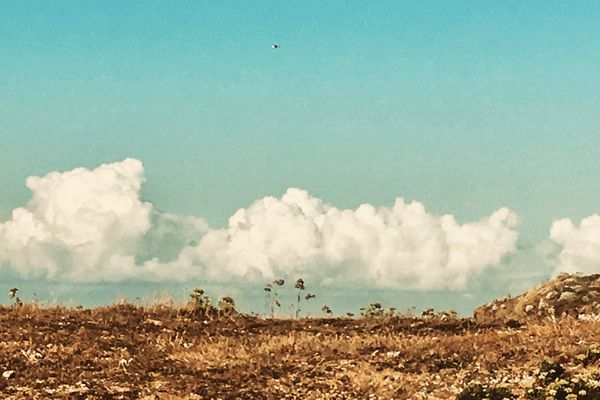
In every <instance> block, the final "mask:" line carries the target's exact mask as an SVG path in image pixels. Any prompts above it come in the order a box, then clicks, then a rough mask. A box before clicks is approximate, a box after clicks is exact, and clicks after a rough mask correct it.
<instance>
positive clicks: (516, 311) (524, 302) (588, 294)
mask: <svg viewBox="0 0 600 400" xmlns="http://www.w3.org/2000/svg"><path fill="white" fill-rule="evenodd" d="M566 315H572V316H575V317H579V316H580V315H583V316H595V315H600V274H595V275H578V274H566V273H562V274H559V275H558V276H557V277H556V278H555V279H553V280H550V281H548V282H544V283H542V284H541V285H539V286H536V287H534V288H532V289H530V290H528V291H527V292H525V293H523V294H521V295H519V296H516V297H512V298H510V297H503V298H500V299H496V300H493V301H492V302H490V303H488V304H485V305H483V306H481V307H478V308H477V309H476V310H475V315H474V317H475V319H476V320H478V321H481V322H506V321H509V320H517V321H522V320H536V319H541V318H547V317H550V318H552V317H554V318H557V317H562V316H566Z"/></svg>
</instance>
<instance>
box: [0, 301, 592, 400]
mask: <svg viewBox="0 0 600 400" xmlns="http://www.w3.org/2000/svg"><path fill="white" fill-rule="evenodd" d="M598 337H600V323H599V322H595V321H581V320H577V319H573V318H570V317H567V318H563V319H558V320H556V321H555V322H553V321H550V320H544V321H542V322H536V323H532V324H530V325H526V326H523V327H520V328H510V327H507V326H505V325H482V324H477V323H475V322H474V321H472V320H459V319H451V320H448V321H445V322H444V321H441V320H438V319H417V318H400V317H395V318H367V319H346V318H328V319H300V320H289V319H287V320H285V319H261V318H254V317H245V316H231V317H222V318H217V319H214V320H209V319H207V320H203V319H198V318H197V317H194V316H193V314H192V313H191V312H190V310H189V309H187V308H173V307H170V306H169V305H165V304H162V305H155V306H148V307H135V306H132V305H128V304H121V305H115V306H111V307H101V308H95V309H91V310H87V309H86V310H77V309H67V308H63V307H55V308H45V309H41V308H37V307H35V306H32V305H24V306H22V307H11V308H0V370H1V371H0V372H3V371H8V370H14V371H15V376H14V377H12V378H9V379H5V378H0V395H1V396H0V397H2V398H7V399H8V398H28V399H29V398H40V399H45V398H90V399H94V398H97V399H101V398H127V399H129V398H132V399H133V398H147V399H157V398H158V399H180V398H190V399H204V398H206V399H210V398H214V399H217V398H220V399H255V398H257V399H258V398H272V399H281V398H299V399H317V398H322V399H348V398H361V399H363V398H380V399H391V398H397V399H454V398H456V396H457V394H458V393H460V391H461V390H462V389H463V388H464V387H465V386H467V385H468V384H473V383H477V382H481V383H484V384H491V385H500V384H503V385H505V386H507V387H509V388H510V389H511V391H512V392H513V393H515V394H516V395H520V396H521V395H523V393H525V391H526V390H527V389H528V388H530V387H532V386H533V385H534V381H535V379H534V376H535V375H536V373H537V369H538V368H539V365H540V363H541V361H542V360H544V359H548V358H551V359H555V360H558V361H560V362H561V363H562V364H563V365H564V366H566V367H567V369H568V370H569V371H571V372H573V373H579V372H583V371H593V370H596V368H597V364H598V363H597V361H595V363H591V364H590V363H583V362H582V357H581V355H582V354H584V353H585V352H586V351H587V350H588V349H589V348H590V346H592V345H593V344H594V343H596V342H597V338H598ZM584 364H586V365H585V366H584Z"/></svg>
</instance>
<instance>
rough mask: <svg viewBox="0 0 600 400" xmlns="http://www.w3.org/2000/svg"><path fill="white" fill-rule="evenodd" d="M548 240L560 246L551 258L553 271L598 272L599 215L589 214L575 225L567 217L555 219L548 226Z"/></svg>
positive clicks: (599, 269) (599, 247) (599, 263)
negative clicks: (549, 226)
mask: <svg viewBox="0 0 600 400" xmlns="http://www.w3.org/2000/svg"><path fill="white" fill-rule="evenodd" d="M550 240H552V241H553V242H554V243H555V244H556V245H558V246H560V250H559V251H558V254H557V255H555V256H554V257H553V258H552V263H553V265H554V273H555V274H558V273H559V272H581V273H584V274H592V273H600V216H598V215H595V214H594V215H591V216H589V217H586V218H584V219H582V220H581V222H580V224H579V226H578V227H577V226H575V225H574V224H573V221H571V220H570V219H568V218H564V219H560V220H556V221H554V222H553V223H552V226H551V228H550Z"/></svg>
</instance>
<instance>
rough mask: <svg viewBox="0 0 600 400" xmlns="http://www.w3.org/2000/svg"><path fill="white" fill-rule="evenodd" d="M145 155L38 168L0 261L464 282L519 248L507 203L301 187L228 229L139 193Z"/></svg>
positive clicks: (82, 273) (138, 275)
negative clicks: (343, 201) (327, 193)
mask: <svg viewBox="0 0 600 400" xmlns="http://www.w3.org/2000/svg"><path fill="white" fill-rule="evenodd" d="M143 180H144V177H143V167H142V164H141V162H139V161H137V160H133V159H127V160H124V161H122V162H119V163H113V164H105V165H102V166H100V167H98V168H97V169H94V170H91V171H90V170H87V169H83V168H78V169H75V170H73V171H68V172H63V173H58V172H53V173H51V174H48V175H46V176H45V177H42V178H39V177H32V178H29V179H28V180H27V186H28V187H29V188H30V189H31V190H32V192H33V198H32V200H31V201H30V202H29V203H28V204H27V206H26V207H24V208H19V209H16V210H14V211H13V215H12V219H10V220H9V221H7V222H4V223H0V262H3V263H4V264H6V265H9V266H10V267H11V268H13V269H14V270H15V271H17V272H18V273H19V274H21V275H23V276H25V277H32V276H45V277H48V278H51V279H62V280H75V281H98V280H108V281H114V280H122V279H149V280H163V279H164V280H185V279H189V278H199V279H203V280H206V281H222V282H227V281H231V280H236V279H245V280H251V281H252V280H254V281H264V280H267V279H272V278H275V277H284V278H289V279H293V278H295V277H298V276H302V277H304V278H305V279H310V280H312V281H313V282H314V281H319V282H321V283H322V284H325V285H327V284H330V285H344V284H352V285H354V284H359V285H364V286H371V287H389V288H415V289H424V290H427V289H442V288H451V289H457V288H463V287H465V285H466V284H467V282H468V281H469V279H470V278H472V277H473V276H474V275H477V274H479V273H480V272H482V271H483V270H484V269H485V268H486V267H488V266H490V265H497V264H499V263H500V261H501V258H502V257H503V256H504V255H506V254H508V253H510V252H513V251H515V245H516V241H517V232H516V231H515V230H514V228H515V226H516V223H517V217H516V215H515V214H514V213H512V212H511V211H509V210H508V209H506V208H502V209H499V210H497V211H495V212H494V213H492V214H491V215H490V216H489V217H487V218H484V219H482V220H481V221H477V222H469V223H465V224H459V223H457V222H456V220H455V218H454V217H453V216H451V215H444V216H436V215H432V214H430V213H428V212H427V211H426V209H425V207H424V206H423V205H422V204H421V203H418V202H411V203H408V204H407V203H405V202H404V201H403V199H401V198H398V199H396V201H395V203H394V205H393V207H391V208H388V207H379V208H376V207H374V206H372V205H369V204H363V205H361V206H360V207H358V208H357V209H356V210H341V209H337V208H335V207H333V206H331V205H328V204H326V203H324V202H323V201H322V200H321V199H318V198H315V197H312V196H310V195H309V194H308V193H307V192H306V191H303V190H300V189H293V188H291V189H288V191H287V192H286V193H285V194H284V195H283V196H282V197H281V198H275V197H270V196H269V197H265V198H264V199H261V200H258V201H256V202H254V203H253V204H252V205H250V206H249V207H248V208H243V209H240V210H238V211H237V212H236V213H234V214H233V215H232V216H231V217H230V219H229V223H228V226H227V227H226V228H224V229H208V227H207V226H206V224H205V223H204V221H203V220H202V219H200V218H195V217H182V216H177V215H172V214H165V213H161V212H158V211H157V210H155V209H153V207H152V205H151V204H150V203H147V202H143V201H141V200H140V188H141V185H142V183H143Z"/></svg>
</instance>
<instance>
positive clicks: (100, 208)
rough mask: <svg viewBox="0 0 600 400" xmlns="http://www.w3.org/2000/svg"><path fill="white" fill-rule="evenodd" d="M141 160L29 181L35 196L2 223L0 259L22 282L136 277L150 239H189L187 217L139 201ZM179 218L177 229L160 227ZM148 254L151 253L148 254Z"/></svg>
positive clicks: (141, 173)
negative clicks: (138, 261)
mask: <svg viewBox="0 0 600 400" xmlns="http://www.w3.org/2000/svg"><path fill="white" fill-rule="evenodd" d="M143 182H144V169H143V166H142V163H141V162H140V161H138V160H134V159H126V160H124V161H122V162H118V163H113V164H104V165H101V166H99V167H98V168H96V169H94V170H88V169H85V168H76V169H74V170H72V171H67V172H52V173H50V174H48V175H46V176H44V177H36V176H34V177H29V178H28V179H27V181H26V185H27V187H28V188H29V189H30V190H31V191H32V194H33V196H32V198H31V200H30V201H29V202H28V204H27V205H26V206H25V207H22V208H17V209H15V210H13V212H12V218H11V219H10V220H9V221H7V222H4V223H1V224H0V262H1V263H2V264H5V265H8V266H10V267H11V268H13V269H14V270H16V271H17V272H18V273H19V274H21V275H22V276H24V277H47V278H50V279H58V280H74V281H96V280H120V279H125V278H135V277H136V276H137V272H138V271H137V270H136V269H135V268H133V267H134V266H135V255H136V253H137V252H138V250H139V248H140V247H142V248H144V247H146V248H147V247H151V246H150V245H148V244H147V243H146V238H147V237H148V236H158V237H159V238H164V237H167V236H168V235H169V234H171V235H182V231H183V234H185V226H186V225H190V224H191V225H194V226H199V227H201V226H202V225H203V222H202V221H197V222H194V221H190V220H189V219H190V218H189V217H188V218H187V219H186V217H171V216H169V215H168V214H167V215H160V214H156V212H155V211H154V210H153V207H152V205H151V204H150V203H147V202H143V201H141V200H140V189H141V187H142V184H143ZM165 220H167V221H170V220H176V221H179V222H173V223H172V224H174V225H179V226H173V229H170V230H171V231H172V233H170V232H167V231H169V227H166V228H162V229H158V230H157V229H153V230H152V231H151V228H153V225H158V226H159V228H160V227H161V226H162V225H164V224H165V222H164V221H165ZM148 252H149V251H148Z"/></svg>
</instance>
